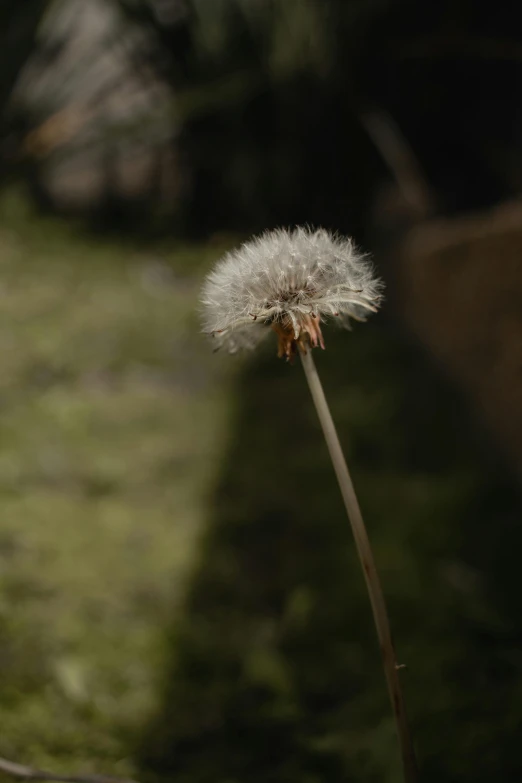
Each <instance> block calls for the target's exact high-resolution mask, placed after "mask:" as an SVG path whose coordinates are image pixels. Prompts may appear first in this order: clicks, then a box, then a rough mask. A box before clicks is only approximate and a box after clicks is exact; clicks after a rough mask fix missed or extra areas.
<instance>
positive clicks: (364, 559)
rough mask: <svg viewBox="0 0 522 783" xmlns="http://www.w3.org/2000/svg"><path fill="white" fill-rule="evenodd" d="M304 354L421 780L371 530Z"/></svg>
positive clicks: (400, 722) (411, 761)
mask: <svg viewBox="0 0 522 783" xmlns="http://www.w3.org/2000/svg"><path fill="white" fill-rule="evenodd" d="M300 355H301V361H302V363H303V368H304V371H305V375H306V380H307V381H308V386H309V387H310V392H311V394H312V399H313V401H314V404H315V407H316V410H317V415H318V416H319V421H320V422H321V427H322V429H323V434H324V437H325V440H326V444H327V446H328V451H329V452H330V457H331V459H332V463H333V467H334V470H335V474H336V476H337V480H338V482H339V487H340V489H341V494H342V496H343V500H344V505H345V507H346V511H347V514H348V519H349V520H350V524H351V526H352V531H353V536H354V538H355V545H356V547H357V554H358V555H359V560H360V561H361V566H362V569H363V572H364V578H365V580H366V587H367V588H368V594H369V596H370V603H371V605H372V611H373V619H374V622H375V627H376V629H377V636H378V638H379V644H380V648H381V654H382V663H383V668H384V674H385V676H386V682H387V685H388V692H389V695H390V701H391V705H392V710H393V714H394V716H395V723H396V727H397V734H398V737H399V743H400V748H401V756H402V765H403V770H404V779H405V781H406V783H417V780H418V774H417V763H416V760H415V753H414V751H413V745H412V741H411V737H410V730H409V726H408V720H407V717H406V709H405V706H404V697H403V694H402V688H401V684H400V680H399V672H398V668H399V667H398V665H397V660H396V657H395V649H394V647H393V641H392V636H391V631H390V622H389V619H388V612H387V609H386V603H385V601H384V595H383V592H382V588H381V583H380V580H379V575H378V573H377V569H376V567H375V561H374V558H373V552H372V548H371V545H370V541H369V539H368V534H367V532H366V527H365V525H364V520H363V518H362V514H361V509H360V507H359V502H358V500H357V496H356V494H355V490H354V487H353V483H352V479H351V477H350V473H349V471H348V466H347V464H346V460H345V458H344V454H343V451H342V449H341V444H340V443H339V438H338V436H337V431H336V429H335V424H334V422H333V419H332V416H331V413H330V409H329V407H328V403H327V401H326V397H325V396H324V391H323V387H322V384H321V381H320V379H319V375H318V374H317V369H316V367H315V363H314V360H313V357H312V351H311V350H308V351H306V352H304V351H300Z"/></svg>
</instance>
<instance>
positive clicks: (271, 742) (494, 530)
mask: <svg viewBox="0 0 522 783" xmlns="http://www.w3.org/2000/svg"><path fill="white" fill-rule="evenodd" d="M332 332H333V330H330V333H329V334H328V350H327V351H326V353H325V354H321V355H320V356H317V364H318V367H319V371H320V373H321V375H322V376H323V381H324V384H325V388H326V392H327V396H328V397H329V399H330V402H331V406H332V411H333V415H334V418H335V419H336V421H337V423H338V425H339V430H340V434H341V440H342V441H343V444H344V446H345V449H346V454H347V458H348V461H349V463H350V464H351V466H352V471H353V476H354V482H355V485H356V488H357V490H358V493H359V496H360V501H361V505H362V508H363V512H364V514H365V517H366V520H367V524H368V527H369V530H370V536H371V539H372V542H373V544H374V547H375V553H376V559H377V564H378V566H379V568H380V571H381V576H382V580H383V585H384V590H385V593H386V595H387V599H388V602H389V609H390V613H391V617H392V626H393V630H394V634H395V638H396V646H397V651H398V656H399V660H400V661H401V662H404V663H405V664H407V666H408V668H407V670H406V671H405V673H404V677H403V681H404V686H405V690H406V700H407V704H408V706H409V711H410V717H411V721H412V725H413V732H414V736H415V739H416V743H417V746H418V752H419V757H420V759H421V766H422V770H423V777H422V779H423V780H425V781H433V782H434V783H435V782H437V783H440V781H446V780H448V781H449V780H457V779H458V780H459V781H470V783H471V781H473V783H477V781H484V782H485V781H488V783H489V782H490V781H491V780H494V779H500V778H499V774H501V776H502V780H503V781H511V780H513V781H514V780H518V777H517V770H518V769H519V758H518V747H517V746H518V740H517V733H518V731H517V727H518V723H519V714H520V710H519V706H520V703H521V700H522V685H521V683H522V676H521V675H522V647H521V645H520V641H521V637H522V595H521V593H520V591H519V590H518V586H517V581H518V577H517V565H518V559H519V556H518V549H519V546H520V544H521V543H522V529H521V526H520V524H519V519H520V510H521V504H520V498H519V497H518V494H517V490H516V487H515V485H514V482H513V481H512V480H511V479H510V478H509V477H508V476H507V473H506V471H505V468H504V466H503V465H502V463H501V461H500V460H499V459H497V458H496V457H494V456H492V451H491V448H490V444H489V442H488V440H487V438H486V437H485V436H484V434H483V433H481V432H480V430H479V428H478V426H477V424H476V422H473V421H472V419H471V416H470V414H469V412H468V411H467V409H466V402H465V400H463V399H461V398H460V396H459V395H458V393H457V392H456V391H455V390H454V389H452V388H450V387H449V386H448V385H447V384H445V382H443V381H442V380H441V377H440V374H438V373H437V372H436V370H435V369H434V368H433V367H431V366H430V365H429V364H428V362H427V361H426V359H425V357H423V356H422V355H421V354H420V352H419V351H418V350H417V349H416V348H415V347H412V346H411V345H410V344H408V343H407V342H406V341H405V339H404V337H403V336H402V335H401V334H399V333H397V332H395V330H394V327H393V324H391V323H386V322H385V320H384V319H383V318H381V319H380V322H377V323H376V324H369V325H368V326H366V327H363V328H357V330H356V334H355V335H353V336H346V335H343V334H340V333H332ZM270 348H273V346H270ZM223 361H227V359H226V358H225V357H223ZM237 392H238V401H239V406H238V412H237V419H236V422H235V440H234V441H233V442H232V444H231V446H230V449H229V452H228V455H227V458H226V461H225V462H224V466H223V471H222V476H221V480H220V483H219V486H218V488H217V490H216V493H215V498H214V505H213V508H212V509H211V514H210V519H209V524H208V529H207V531H206V533H205V534H204V536H203V538H202V541H201V545H200V553H199V562H198V563H197V565H196V567H195V569H194V571H193V574H192V579H191V582H190V585H189V587H188V591H187V596H186V601H185V606H184V611H183V614H182V616H180V617H178V618H177V620H176V623H175V626H174V628H173V632H172V636H171V641H170V644H171V654H172V664H171V666H170V668H169V670H168V671H167V672H166V673H165V680H164V690H163V692H162V694H161V697H160V698H161V705H160V708H159V710H158V713H157V715H156V717H155V719H154V720H153V722H152V723H151V725H150V727H149V729H148V732H147V736H146V738H145V740H144V743H143V746H142V750H141V757H140V763H141V768H142V773H143V776H144V778H145V779H148V780H161V781H170V780H172V781H176V782H177V783H207V781H208V783H247V782H248V783H268V782H273V783H324V782H325V781H328V783H337V782H339V783H341V781H342V782H343V783H345V781H347V780H354V781H376V782H377V781H380V782H381V783H382V781H386V782H389V783H392V782H395V781H399V780H400V779H401V776H400V769H399V763H398V754H397V749H396V742H395V736H394V728H393V723H392V718H391V713H390V709H389V705H388V703H387V695H386V690H385V685H384V678H383V675H382V672H381V669H380V661H379V656H378V650H377V644H376V639H375V633H374V629H373V626H372V620H371V615H370V610H369V605H368V599H367V597H366V594H365V588H364V584H363V579H362V576H361V573H360V569H359V566H358V563H357V561H356V556H355V551H354V545H353V543H352V537H351V533H350V529H349V526H348V523H347V521H346V519H345V516H344V512H343V507H342V504H341V499H340V495H339V491H338V489H337V486H336V484H335V480H334V476H333V472H332V468H331V466H330V463H329V460H328V457H327V453H326V449H325V446H324V445H323V443H322V440H321V436H320V432H319V426H318V423H317V421H316V418H315V413H314V410H313V408H312V405H311V401H310V399H309V395H308V390H307V388H306V385H305V382H304V378H303V374H302V370H301V368H300V366H299V364H298V363H297V364H296V366H293V367H289V366H287V365H284V364H282V363H279V362H277V361H275V359H274V358H273V356H272V354H271V352H270V350H269V351H268V352H267V354H266V355H263V356H261V357H258V358H256V359H254V360H253V361H251V362H250V363H249V364H246V366H245V369H244V371H243V373H242V377H241V380H240V385H239V388H238V390H237Z"/></svg>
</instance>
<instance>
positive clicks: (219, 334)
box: [201, 227, 382, 358]
mask: <svg viewBox="0 0 522 783" xmlns="http://www.w3.org/2000/svg"><path fill="white" fill-rule="evenodd" d="M381 298H382V283H381V281H380V280H378V279H377V278H376V277H375V275H374V272H373V267H372V264H371V262H370V261H369V260H368V257H367V256H366V255H364V254H361V253H359V252H358V250H357V249H356V248H355V246H354V244H353V242H352V240H351V239H349V238H343V237H339V236H336V235H333V234H331V233H329V232H328V231H325V230H324V229H319V230H317V231H312V230H310V229H308V228H301V227H298V228H295V229H292V230H288V231H287V230H283V229H277V230H276V231H268V232H266V233H264V234H262V235H261V236H259V237H256V238H254V239H252V240H250V241H249V242H246V243H245V244H243V245H241V247H239V248H238V249H236V250H233V251H231V252H229V253H227V254H226V255H225V256H224V257H223V258H222V259H221V260H220V261H218V263H217V264H216V266H215V268H214V270H213V271H212V272H211V273H210V274H209V275H208V277H207V279H206V281H205V284H204V286H203V291H202V297H201V299H202V304H203V320H204V328H205V331H207V332H208V333H210V334H211V335H213V338H214V340H215V341H216V347H223V348H225V349H226V350H228V351H230V352H231V353H234V352H235V351H237V350H239V349H242V348H255V347H256V345H257V344H258V343H259V342H260V341H261V340H262V339H263V338H264V337H265V336H266V335H267V334H269V331H270V330H269V329H268V328H267V326H271V327H272V328H273V329H274V331H276V333H277V334H278V337H279V355H284V356H286V357H287V358H290V357H291V355H292V354H293V353H294V352H295V348H296V344H297V343H298V342H299V344H301V347H305V343H306V342H308V343H310V344H311V345H312V346H315V345H321V346H322V347H324V345H323V338H322V334H321V327H320V324H321V322H323V321H325V320H327V319H328V318H330V317H332V318H335V320H336V321H339V322H340V323H341V324H342V325H344V326H349V323H350V320H351V319H355V320H357V321H364V320H366V317H367V316H368V314H370V313H371V312H374V311H375V310H376V309H377V308H378V306H379V303H380V301H381Z"/></svg>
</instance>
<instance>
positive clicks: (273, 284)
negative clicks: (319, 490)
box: [202, 228, 417, 783]
mask: <svg viewBox="0 0 522 783" xmlns="http://www.w3.org/2000/svg"><path fill="white" fill-rule="evenodd" d="M381 298H382V284H381V282H380V281H379V280H378V279H377V278H376V277H375V276H374V273H373V268H372V265H371V263H370V262H369V260H368V258H367V257H366V256H365V255H363V254H361V253H359V252H358V251H357V249H356V248H355V246H354V244H353V243H352V241H351V240H350V239H344V238H340V237H338V236H333V235H332V234H330V233H328V232H327V231H324V230H322V229H320V230H319V231H310V230H308V229H305V228H295V229H294V230H292V231H284V230H277V231H272V232H267V233H265V234H263V235H262V236H260V237H258V238H256V239H253V240H252V241H250V242H247V243H246V244H244V245H242V246H241V247H240V248H239V249H238V250H235V251H233V252H231V253H228V254H227V255H225V257H224V258H223V259H222V260H221V261H219V262H218V264H217V265H216V267H215V269H214V270H213V271H212V272H211V273H210V275H209V276H208V278H207V280H206V282H205V284H204V287H203V292H202V303H203V308H204V322H205V329H206V331H207V332H208V333H210V334H211V335H212V336H213V338H214V340H216V343H217V347H223V348H226V349H227V350H228V351H230V352H231V353H234V352H236V351H237V350H239V349H241V348H254V347H255V346H256V345H257V344H258V343H259V342H260V341H261V340H262V339H263V338H264V337H265V336H266V335H267V334H269V333H270V330H273V331H274V332H275V333H276V334H277V338H278V355H279V356H280V357H285V358H286V359H287V360H291V359H292V358H293V357H294V356H295V355H296V354H299V356H300V358H301V361H302V364H303V368H304V372H305V376H306V379H307V381H308V386H309V389H310V392H311V395H312V399H313V402H314V404H315V407H316V410H317V414H318V417H319V421H320V423H321V427H322V430H323V434H324V437H325V441H326V444H327V447H328V450H329V452H330V457H331V460H332V464H333V467H334V470H335V473H336V476H337V480H338V482H339V487H340V490H341V494H342V497H343V500H344V505H345V508H346V511H347V514H348V518H349V521H350V524H351V527H352V532H353V535H354V539H355V544H356V548H357V553H358V555H359V559H360V562H361V566H362V569H363V573H364V578H365V581H366V586H367V589H368V594H369V598H370V603H371V607H372V612H373V619H374V622H375V627H376V630H377V636H378V638H379V643H380V648H381V653H382V661H383V668H384V673H385V677H386V682H387V686H388V692H389V696H390V701H391V705H392V710H393V714H394V717H395V723H396V727H397V734H398V737H399V743H400V748H401V757H402V763H403V772H404V779H405V781H407V783H416V781H417V767H416V760H415V755H414V752H413V746H412V742H411V738H410V733H409V727H408V722H407V718H406V710H405V706H404V698H403V695H402V688H401V684H400V680H399V670H400V669H402V668H403V666H402V665H399V664H398V663H397V660H396V655H395V650H394V646H393V641H392V636H391V631H390V622H389V618H388V613H387V609H386V603H385V600H384V595H383V592H382V588H381V584H380V580H379V576H378V573H377V569H376V566H375V561H374V557H373V552H372V549H371V545H370V541H369V538H368V534H367V531H366V527H365V524H364V521H363V517H362V514H361V510H360V507H359V502H358V500H357V496H356V494H355V490H354V487H353V483H352V480H351V477H350V473H349V471H348V466H347V464H346V461H345V458H344V455H343V452H342V448H341V444H340V442H339V437H338V435H337V431H336V428H335V424H334V422H333V419H332V416H331V413H330V409H329V407H328V403H327V401H326V397H325V395H324V391H323V387H322V384H321V381H320V379H319V375H318V373H317V369H316V366H315V363H314V360H313V358H312V351H311V349H312V348H316V347H318V346H320V347H321V348H324V339H323V335H322V330H321V324H322V323H324V322H325V321H327V320H329V319H330V318H331V319H333V320H336V321H339V322H340V323H341V324H342V325H344V326H347V327H349V325H350V321H351V319H354V320H356V321H364V320H365V319H366V316H367V315H368V314H369V313H373V312H376V311H377V309H378V306H379V304H380V301H381Z"/></svg>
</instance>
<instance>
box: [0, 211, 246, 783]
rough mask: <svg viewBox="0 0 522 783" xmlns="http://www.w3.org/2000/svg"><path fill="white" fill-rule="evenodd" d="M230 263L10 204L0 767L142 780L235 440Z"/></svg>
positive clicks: (1, 399)
mask: <svg viewBox="0 0 522 783" xmlns="http://www.w3.org/2000/svg"><path fill="white" fill-rule="evenodd" d="M219 252H220V249H219V248H216V247H211V248H207V249H202V248H193V247H174V246H162V247H149V248H146V249H140V248H136V247H135V246H134V247H133V246H132V244H131V243H128V244H125V243H122V242H119V243H117V242H115V241H108V240H107V241H101V240H95V239H92V238H88V237H85V236H82V234H81V232H80V231H79V230H75V229H74V228H71V227H70V226H67V225H62V224H59V223H57V222H56V221H48V220H44V219H41V218H37V217H35V216H34V215H31V214H30V212H29V211H28V210H27V208H26V207H24V205H23V202H22V201H20V200H18V199H17V198H14V197H12V196H11V197H10V198H9V199H5V198H4V200H3V201H2V202H1V204H0V356H1V361H2V367H1V373H0V661H1V666H0V669H1V674H0V725H1V727H2V730H1V732H0V755H1V756H5V757H7V758H10V759H12V760H16V761H19V762H21V763H27V764H31V765H35V766H41V767H49V768H52V769H53V770H55V771H84V772H96V771H99V772H105V773H112V774H114V775H132V774H135V770H133V766H132V760H131V759H130V754H131V750H132V748H133V746H134V740H135V737H136V736H138V735H139V733H140V732H141V730H142V727H143V725H144V724H145V722H146V721H147V718H148V715H149V713H150V711H151V710H152V708H153V704H154V699H155V691H156V688H157V687H159V682H158V676H159V672H161V670H162V666H163V655H164V650H163V644H164V641H163V632H164V627H165V625H166V623H167V621H170V619H171V617H172V613H173V610H174V608H175V605H176V602H177V601H178V600H179V598H180V596H181V595H182V593H183V585H184V576H185V574H186V569H187V567H188V565H189V564H190V554H191V551H192V549H193V547H194V544H195V541H196V538H197V535H198V531H199V530H200V529H201V522H202V519H203V517H204V514H205V506H206V504H207V502H208V499H209V492H210V491H211V490H212V488H213V485H214V482H215V480H216V472H217V463H218V454H219V452H220V450H221V449H222V448H223V443H224V442H225V433H226V421H227V416H228V413H229V410H228V399H229V396H228V395H227V388H228V384H229V383H230V379H231V377H232V374H233V372H234V366H233V365H232V364H230V363H223V362H220V361H216V359H215V357H214V355H213V354H212V353H211V352H210V351H209V350H208V346H207V345H206V344H205V341H204V339H203V338H202V336H201V335H200V334H199V324H198V319H197V312H196V304H197V294H198V288H199V285H200V280H201V277H202V275H203V273H204V270H205V269H206V267H207V266H208V264H209V263H210V260H211V259H212V258H214V257H215V256H216V255H217V254H218V253H219ZM227 373H228V374H227Z"/></svg>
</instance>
